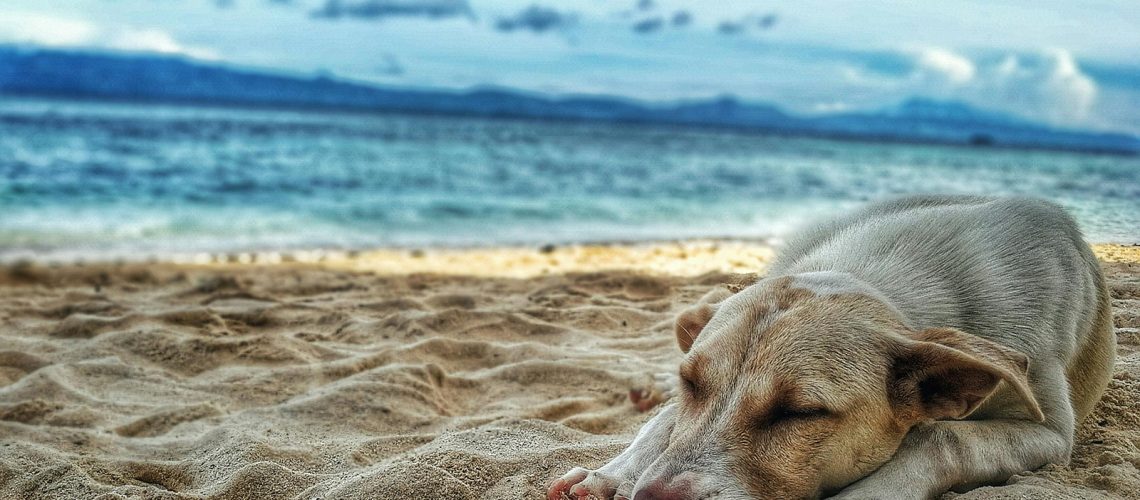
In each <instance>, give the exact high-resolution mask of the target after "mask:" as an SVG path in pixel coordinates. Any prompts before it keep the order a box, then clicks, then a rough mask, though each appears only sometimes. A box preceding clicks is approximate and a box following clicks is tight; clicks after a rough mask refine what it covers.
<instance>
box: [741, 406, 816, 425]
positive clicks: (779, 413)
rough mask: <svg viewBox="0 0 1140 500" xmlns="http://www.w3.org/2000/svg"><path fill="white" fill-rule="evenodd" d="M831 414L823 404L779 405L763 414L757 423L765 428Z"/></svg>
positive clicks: (808, 420)
mask: <svg viewBox="0 0 1140 500" xmlns="http://www.w3.org/2000/svg"><path fill="white" fill-rule="evenodd" d="M830 416H832V412H831V410H828V409H827V408H824V407H822V406H788V405H777V406H776V407H774V408H772V410H771V411H769V412H768V413H767V414H766V415H764V416H762V417H761V418H760V419H759V421H758V422H757V425H758V426H759V427H760V428H762V429H763V428H769V427H773V426H777V425H782V424H788V423H797V422H810V421H815V420H820V419H824V418H828V417H830Z"/></svg>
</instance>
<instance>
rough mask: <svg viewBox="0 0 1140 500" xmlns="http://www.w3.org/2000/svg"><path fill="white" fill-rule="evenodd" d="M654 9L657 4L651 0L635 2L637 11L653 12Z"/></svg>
mask: <svg viewBox="0 0 1140 500" xmlns="http://www.w3.org/2000/svg"><path fill="white" fill-rule="evenodd" d="M654 7H657V4H656V3H654V1H653V0H638V2H637V10H640V11H646V10H653V8H654Z"/></svg>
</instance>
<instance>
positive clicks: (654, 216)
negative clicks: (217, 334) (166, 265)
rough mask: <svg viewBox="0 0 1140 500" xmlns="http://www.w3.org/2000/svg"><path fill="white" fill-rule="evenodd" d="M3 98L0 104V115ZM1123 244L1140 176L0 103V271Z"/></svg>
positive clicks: (1020, 161)
mask: <svg viewBox="0 0 1140 500" xmlns="http://www.w3.org/2000/svg"><path fill="white" fill-rule="evenodd" d="M0 99H3V98H0ZM930 192H938V193H975V194H1020V195H1033V196H1040V197H1044V198H1048V199H1052V200H1055V201H1057V202H1060V203H1061V204H1063V205H1065V206H1066V207H1068V208H1070V209H1071V210H1072V212H1073V213H1074V215H1075V216H1076V217H1077V219H1078V220H1079V221H1080V222H1081V224H1082V226H1083V227H1084V229H1085V232H1086V234H1087V235H1088V236H1089V238H1090V239H1091V240H1094V241H1113V242H1137V241H1140V159H1137V158H1129V157H1115V156H1096V155H1085V154H1076V153H1062V152H1047V151H1017V150H1000V149H984V148H980V149H979V148H975V149H971V148H960V147H942V146H927V145H908V144H881V143H860V142H846V141H832V140H823V139H807V138H790V137H780V136H768V135H758V134H751V133H739V132H726V131H717V130H704V129H686V128H676V127H659V126H642V125H620V124H596V123H552V122H535V121H526V120H499V119H478V118H455V117H433V116H405V115H363V114H338V113H316V112H297V111H274V110H235V109H218V108H193V107H177V106H157V105H127V104H90V103H77V102H64V101H46V100H23V99H21V100H15V99H6V100H0V213H2V214H3V215H2V216H0V259H2V260H13V259H17V258H25V257H36V258H47V259H77V258H78V259H101V258H120V257H128V258H129V257H143V256H153V255H158V256H162V255H169V254H173V253H188V252H201V251H211V252H213V251H247V250H268V249H278V250H279V249H308V248H339V249H350V248H366V247H376V246H408V247H418V246H429V245H454V246H466V245H488V244H512V243H520V244H543V243H560V242H570V241H598V240H605V241H612V240H621V241H629V240H653V239H669V238H678V237H706V236H707V237H739V238H765V237H779V236H781V235H783V234H786V233H787V232H788V231H789V230H790V229H791V228H793V227H795V226H796V225H797V224H799V223H801V222H803V221H805V220H807V219H811V218H814V217H819V216H822V215H826V214H828V213H831V212H837V211H841V210H844V209H848V208H850V207H854V206H857V205H858V204H860V203H862V202H865V201H867V200H874V199H878V198H882V197H887V196H896V195H901V194H906V193H930Z"/></svg>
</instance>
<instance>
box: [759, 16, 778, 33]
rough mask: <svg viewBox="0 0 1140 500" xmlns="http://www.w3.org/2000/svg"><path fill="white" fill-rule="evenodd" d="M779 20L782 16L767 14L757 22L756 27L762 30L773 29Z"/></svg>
mask: <svg viewBox="0 0 1140 500" xmlns="http://www.w3.org/2000/svg"><path fill="white" fill-rule="evenodd" d="M779 20H780V16H777V15H776V14H765V15H763V16H760V18H759V19H757V20H756V27H758V28H760V29H762V30H766V29H771V28H772V27H773V26H775V25H776V22H777V21H779Z"/></svg>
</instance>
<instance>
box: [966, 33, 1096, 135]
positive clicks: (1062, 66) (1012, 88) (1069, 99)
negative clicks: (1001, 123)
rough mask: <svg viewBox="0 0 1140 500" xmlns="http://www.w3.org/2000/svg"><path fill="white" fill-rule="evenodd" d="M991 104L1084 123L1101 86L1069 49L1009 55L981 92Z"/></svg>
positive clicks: (1048, 118)
mask: <svg viewBox="0 0 1140 500" xmlns="http://www.w3.org/2000/svg"><path fill="white" fill-rule="evenodd" d="M981 90H982V91H983V92H985V95H984V96H983V97H984V98H985V100H986V101H988V104H990V105H992V106H995V107H1005V106H1011V105H1012V106H1016V107H1023V108H1027V109H1031V110H1033V113H1034V114H1036V115H1037V116H1038V117H1041V118H1045V119H1047V120H1049V121H1052V122H1066V121H1077V122H1079V121H1082V120H1085V119H1086V118H1088V115H1089V110H1090V109H1092V106H1093V104H1094V103H1095V102H1096V97H1097V87H1096V83H1094V82H1093V80H1092V78H1090V77H1089V76H1088V75H1086V74H1084V73H1083V72H1082V71H1081V69H1080V67H1079V66H1078V65H1077V61H1076V59H1074V58H1073V55H1072V54H1070V53H1069V52H1068V51H1066V50H1060V49H1054V50H1048V51H1045V52H1044V53H1043V54H1040V55H1037V56H1031V57H1017V56H1013V55H1009V56H1006V57H1005V58H1004V59H1003V60H1002V61H1001V62H1000V63H998V64H997V65H996V66H995V67H994V68H993V70H992V71H991V75H990V78H988V79H987V82H986V86H985V87H984V88H983V89H981Z"/></svg>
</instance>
